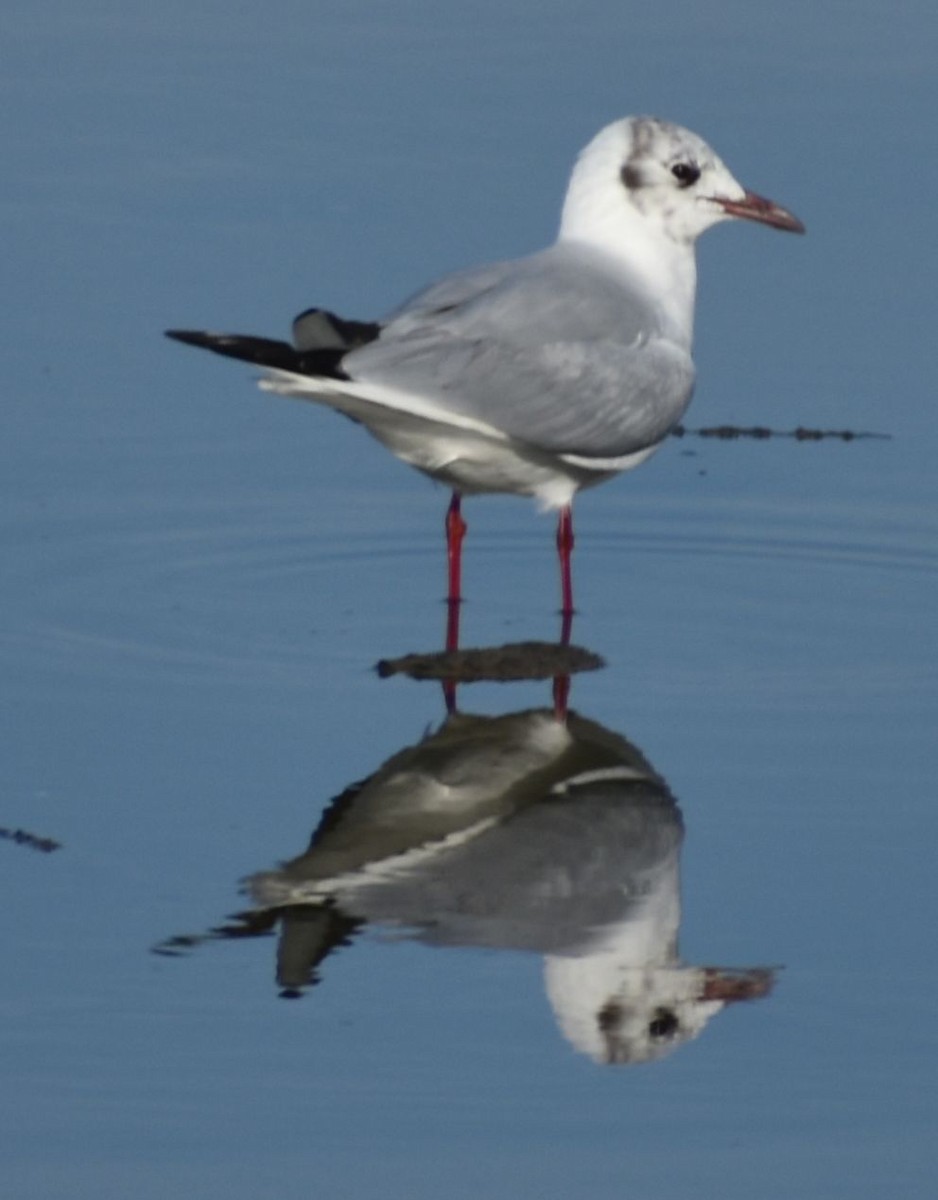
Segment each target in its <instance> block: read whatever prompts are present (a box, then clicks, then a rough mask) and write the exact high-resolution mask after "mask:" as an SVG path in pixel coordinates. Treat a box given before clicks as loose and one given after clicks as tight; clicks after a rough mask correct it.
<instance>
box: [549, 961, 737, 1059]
mask: <svg viewBox="0 0 938 1200" xmlns="http://www.w3.org/2000/svg"><path fill="white" fill-rule="evenodd" d="M704 975H705V972H704V970H703V968H701V967H682V966H678V965H675V966H673V967H646V968H642V967H640V966H635V967H631V968H630V967H627V966H625V965H623V964H621V963H619V964H615V963H613V962H610V961H608V960H607V959H605V956H603V957H602V958H601V959H599V960H598V961H597V959H593V958H588V959H579V958H566V959H561V958H550V959H548V960H547V963H546V964H545V983H546V987H547V994H548V996H549V998H550V1002H551V1004H552V1005H553V1008H554V1014H555V1016H556V1017H557V1022H558V1024H559V1025H560V1028H561V1029H562V1030H563V1032H564V1034H565V1036H566V1037H567V1038H568V1039H569V1041H570V1042H572V1044H573V1045H574V1046H575V1047H576V1048H577V1050H580V1051H582V1053H584V1054H587V1055H589V1057H590V1058H592V1059H593V1060H594V1062H598V1063H608V1064H622V1063H641V1062H652V1061H654V1060H655V1059H658V1058H664V1057H665V1055H667V1054H670V1053H671V1052H672V1051H674V1050H676V1049H677V1048H678V1047H679V1046H682V1045H683V1044H684V1042H687V1041H690V1039H691V1038H694V1037H696V1036H697V1034H698V1033H700V1032H701V1030H702V1029H703V1028H704V1026H705V1025H706V1024H707V1022H708V1021H709V1020H710V1018H711V1017H713V1016H715V1015H716V1014H717V1013H718V1012H719V1011H720V1009H721V1008H722V1007H723V1002H722V1001H720V1000H704V999H703V990H704Z"/></svg>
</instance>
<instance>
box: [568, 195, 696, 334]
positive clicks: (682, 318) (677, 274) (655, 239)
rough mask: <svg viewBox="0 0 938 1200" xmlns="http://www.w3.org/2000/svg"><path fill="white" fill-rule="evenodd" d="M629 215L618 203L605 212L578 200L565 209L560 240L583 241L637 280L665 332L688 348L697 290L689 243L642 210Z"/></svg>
mask: <svg viewBox="0 0 938 1200" xmlns="http://www.w3.org/2000/svg"><path fill="white" fill-rule="evenodd" d="M629 215H631V214H629ZM629 215H627V216H626V218H625V219H623V210H622V206H621V205H616V206H615V208H614V210H613V211H610V212H605V211H603V210H602V208H599V209H598V210H597V209H596V208H584V206H583V205H582V203H581V204H578V205H577V206H575V207H573V208H568V209H565V211H564V214H563V219H562V221H561V225H560V238H559V240H560V241H561V242H581V243H586V244H587V245H589V246H590V247H592V248H593V249H594V250H596V251H598V252H599V253H601V254H602V255H603V256H604V257H605V258H606V259H607V261H608V262H609V263H610V265H611V266H615V267H618V268H619V269H620V270H621V271H622V272H623V274H628V275H629V276H631V277H632V278H633V279H636V280H638V281H640V282H641V283H642V284H643V285H644V287H645V288H646V290H647V292H648V296H649V299H650V300H652V302H653V303H654V304H655V305H656V306H657V307H658V309H659V311H660V315H661V318H662V323H663V325H664V326H665V327H666V329H667V331H668V333H669V334H670V335H671V336H672V337H673V338H674V339H675V340H677V341H680V342H681V343H683V344H685V345H686V347H687V349H688V351H689V350H690V346H691V341H692V339H693V333H694V297H695V293H696V290H697V263H696V259H695V256H694V245H693V242H684V241H675V240H674V239H672V238H670V237H669V236H668V235H667V234H665V233H664V231H663V230H659V229H657V228H656V227H655V226H654V225H651V224H650V223H649V222H647V221H645V220H644V219H643V218H642V217H641V216H640V214H635V215H634V216H632V217H631V219H629Z"/></svg>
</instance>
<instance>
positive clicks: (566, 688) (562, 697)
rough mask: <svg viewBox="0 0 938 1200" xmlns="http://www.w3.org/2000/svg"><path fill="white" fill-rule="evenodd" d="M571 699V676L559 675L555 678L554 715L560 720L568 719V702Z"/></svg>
mask: <svg viewBox="0 0 938 1200" xmlns="http://www.w3.org/2000/svg"><path fill="white" fill-rule="evenodd" d="M569 699H570V676H569V675H557V676H555V678H554V716H555V717H556V718H557V720H558V721H566V719H567V702H568V701H569Z"/></svg>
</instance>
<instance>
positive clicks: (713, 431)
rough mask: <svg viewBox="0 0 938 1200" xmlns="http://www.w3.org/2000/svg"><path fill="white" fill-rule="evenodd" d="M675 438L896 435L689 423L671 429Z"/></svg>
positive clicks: (850, 438)
mask: <svg viewBox="0 0 938 1200" xmlns="http://www.w3.org/2000/svg"><path fill="white" fill-rule="evenodd" d="M671 436H672V437H679V438H682V437H701V438H719V439H721V440H722V441H727V442H731V441H735V440H736V439H737V438H754V439H755V440H756V441H765V440H766V439H767V438H791V439H792V440H793V441H796V442H820V441H824V440H825V439H834V440H835V441H839V442H857V441H864V440H865V441H869V440H870V439H875V440H877V441H890V440H891V439H892V434H889V433H869V432H864V431H860V430H853V429H805V428H804V427H803V426H801V425H799V426H798V428H797V429H769V428H767V427H766V426H764V425H749V426H746V425H710V426H708V427H707V428H704V429H688V428H687V427H686V426H685V425H675V427H674V428H673V429H672V430H671Z"/></svg>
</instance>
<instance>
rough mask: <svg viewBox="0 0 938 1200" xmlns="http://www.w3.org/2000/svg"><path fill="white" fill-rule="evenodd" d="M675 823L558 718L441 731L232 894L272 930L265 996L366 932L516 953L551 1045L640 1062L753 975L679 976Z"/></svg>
mask: <svg viewBox="0 0 938 1200" xmlns="http://www.w3.org/2000/svg"><path fill="white" fill-rule="evenodd" d="M682 836H683V830H682V824H681V818H680V813H679V811H678V808H677V805H676V804H675V802H674V800H673V798H672V797H671V795H670V793H669V791H668V789H667V785H666V784H665V782H664V781H663V780H662V779H661V777H660V776H659V775H658V774H657V773H656V772H655V771H654V770H653V769H652V768H651V766H650V765H649V764H648V763H647V761H646V760H645V759H644V758H643V757H642V755H641V753H640V752H639V751H638V750H637V749H636V748H635V747H634V746H632V745H631V744H630V743H629V742H627V741H626V740H625V739H624V738H622V737H619V736H618V735H616V734H614V733H611V732H610V731H608V730H606V729H603V728H602V727H601V726H600V725H597V724H596V723H594V722H592V721H588V720H585V719H584V718H582V717H578V716H576V715H575V714H571V715H570V716H569V719H568V721H567V723H566V724H562V723H560V722H558V721H557V720H556V719H555V718H554V716H553V714H552V713H550V712H546V711H539V710H538V711H531V712H523V713H515V714H510V715H508V716H505V717H498V718H492V717H473V716H467V715H464V714H455V715H453V716H451V717H450V718H449V719H448V720H447V721H446V722H445V723H444V725H443V726H442V728H441V729H440V730H439V732H437V733H436V734H434V735H433V736H431V737H428V738H426V739H425V740H424V741H423V742H421V743H419V744H418V745H417V746H415V747H411V748H409V749H406V750H403V751H401V752H400V753H399V754H397V755H395V756H394V757H393V758H391V759H390V760H389V761H388V762H387V763H386V764H385V765H384V766H383V767H381V768H380V770H378V771H377V772H376V773H375V774H374V775H373V776H371V777H370V778H369V779H367V780H365V781H364V782H363V783H362V784H360V785H357V786H355V787H353V788H350V789H349V790H348V791H347V792H346V793H345V794H344V795H343V796H341V797H340V798H339V799H338V800H337V801H336V802H335V803H334V804H333V805H332V807H331V808H330V809H329V810H328V811H327V812H326V814H325V815H324V817H323V819H322V821H321V823H320V826H319V828H318V829H317V831H316V833H315V834H314V836H313V839H312V842H311V844H310V847H309V849H308V850H307V851H306V853H305V854H303V855H301V856H300V857H298V858H296V859H293V860H292V861H291V862H289V863H286V864H285V865H284V866H283V867H282V868H281V869H279V870H277V871H271V872H266V873H263V874H259V875H255V876H254V877H253V878H252V879H251V880H249V881H248V886H249V889H250V892H251V894H252V896H253V897H254V899H255V900H256V901H257V903H258V904H259V905H262V906H263V907H264V908H265V909H267V910H270V909H273V908H278V909H281V910H282V911H283V914H284V930H283V940H282V945H281V953H280V974H281V982H282V983H284V984H285V985H286V986H287V987H296V986H297V985H298V984H300V983H301V982H306V981H308V979H309V974H310V970H311V967H312V966H313V964H314V961H319V960H321V959H322V958H323V957H325V954H327V953H328V951H329V949H331V947H332V945H334V944H335V942H334V941H331V942H330V939H329V935H328V928H329V925H330V923H332V922H335V921H336V920H337V919H341V920H343V921H344V924H343V925H342V927H341V929H340V931H339V932H340V934H342V933H347V932H348V930H349V928H351V927H352V926H353V924H356V923H359V922H363V921H367V922H374V923H377V924H381V925H385V926H395V927H398V928H400V929H402V930H406V931H407V932H408V934H409V935H410V936H413V937H415V938H417V939H419V940H421V941H423V942H427V943H431V944H434V945H449V946H457V945H458V946H486V947H499V948H510V949H516V950H525V951H533V952H536V953H539V954H542V955H544V956H545V962H546V985H547V992H548V995H549V997H550V1000H551V1003H552V1005H553V1007H554V1010H555V1013H556V1016H557V1019H558V1022H559V1023H560V1026H561V1028H562V1029H563V1031H564V1033H565V1034H566V1035H567V1036H568V1037H569V1038H570V1040H571V1041H572V1042H573V1043H574V1044H575V1045H576V1046H577V1047H578V1048H579V1049H580V1050H582V1051H584V1052H586V1053H588V1054H590V1055H591V1056H592V1057H594V1058H596V1059H597V1060H599V1061H602V1062H638V1061H644V1060H647V1059H651V1058H655V1057H658V1056H660V1055H661V1054H663V1053H665V1052H667V1051H668V1050H671V1049H673V1048H675V1047H676V1046H677V1045H679V1044H681V1043H682V1042H683V1041H685V1040H687V1039H688V1038H691V1037H694V1036H695V1035H696V1034H697V1033H699V1032H700V1031H701V1029H702V1028H703V1027H704V1025H705V1024H706V1023H707V1021H708V1020H709V1019H710V1018H711V1017H712V1016H713V1015H714V1014H715V1013H716V1012H718V1011H719V1010H720V1009H721V1008H722V1007H723V1004H724V1003H725V1002H726V1001H727V1000H730V999H744V998H751V997H753V996H757V995H764V994H765V993H766V992H767V991H768V988H769V986H770V983H771V979H770V976H769V975H768V973H766V972H758V971H742V972H726V971H719V970H716V969H713V968H695V967H686V966H684V965H682V963H681V962H680V959H679V958H678V952H677V934H678V925H679V920H680V900H679V855H680V846H681V840H682Z"/></svg>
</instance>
